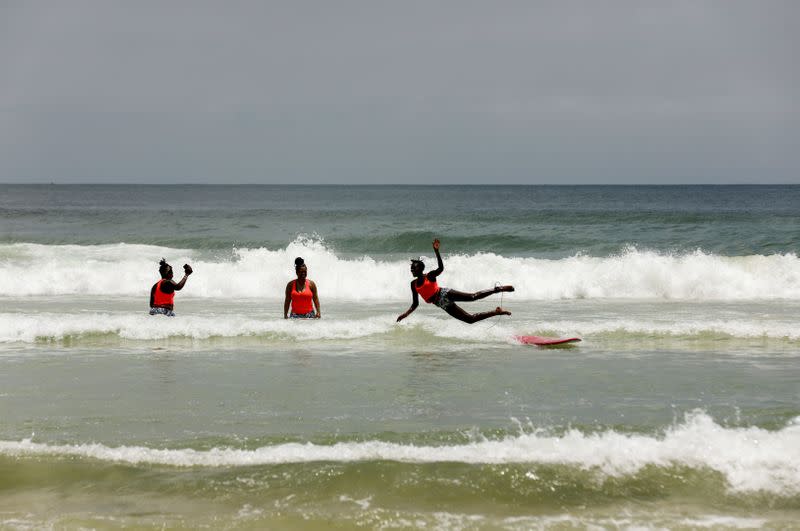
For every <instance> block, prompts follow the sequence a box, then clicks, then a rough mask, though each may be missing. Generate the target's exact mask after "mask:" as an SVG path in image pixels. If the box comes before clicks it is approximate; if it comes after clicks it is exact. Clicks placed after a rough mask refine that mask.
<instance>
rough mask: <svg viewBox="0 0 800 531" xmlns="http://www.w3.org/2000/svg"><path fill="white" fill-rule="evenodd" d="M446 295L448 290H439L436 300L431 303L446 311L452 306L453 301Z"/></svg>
mask: <svg viewBox="0 0 800 531" xmlns="http://www.w3.org/2000/svg"><path fill="white" fill-rule="evenodd" d="M448 293H450V289H449V288H439V293H437V294H436V300H435V301H433V303H434V304H435V305H436V306H438V307H439V308H441V309H442V310H446V309H447V308H448V307H449V306H450V305H451V304H453V301H451V300H450V297H449V296H448Z"/></svg>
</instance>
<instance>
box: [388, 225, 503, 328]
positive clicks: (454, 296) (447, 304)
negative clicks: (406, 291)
mask: <svg viewBox="0 0 800 531" xmlns="http://www.w3.org/2000/svg"><path fill="white" fill-rule="evenodd" d="M433 250H434V252H435V253H436V260H437V261H438V262H439V267H437V268H436V269H434V270H433V271H430V272H429V273H428V274H427V275H426V274H425V264H424V263H423V262H422V261H421V260H411V274H412V275H414V276H415V277H416V278H415V279H414V280H412V281H411V307H410V308H409V309H408V310H407V311H406V312H405V313H403V314H401V315H400V316H399V317H398V318H397V321H398V322H400V321H402V320H403V319H405V318H406V317H408V316H409V314H411V312H413V311H414V310H416V309H417V306H418V305H419V296H420V295H421V296H422V298H423V299H425V302H427V303H428V304H435V305H436V306H438V307H439V308H441V309H442V310H444V311H446V312H447V313H448V314H450V315H451V316H453V317H455V318H456V319H458V320H459V321H464V322H465V323H469V324H472V323H477V322H478V321H483V320H484V319H488V318H489V317H494V316H495V315H511V312H507V311H506V310H504V309H502V308H500V307H499V306H498V307H497V308H495V309H494V310H493V311H491V312H482V313H468V312H466V311H464V310H463V309H462V308H460V307H459V306H458V305H457V304H456V302H468V301H477V300H478V299H483V298H484V297H488V296H489V295H491V294H493V293H500V292H501V291H514V286H495V287H494V289H486V290H483V291H477V292H475V293H464V292H461V291H456V290H454V289H448V288H440V287H439V284H438V283H437V282H436V277H438V276H439V275H440V274H441V273H442V271H444V263H442V255H441V254H439V240H433Z"/></svg>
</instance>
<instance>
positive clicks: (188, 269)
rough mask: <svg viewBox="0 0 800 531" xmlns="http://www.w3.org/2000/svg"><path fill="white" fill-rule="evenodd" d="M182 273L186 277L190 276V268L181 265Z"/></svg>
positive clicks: (187, 265)
mask: <svg viewBox="0 0 800 531" xmlns="http://www.w3.org/2000/svg"><path fill="white" fill-rule="evenodd" d="M183 273H184V274H185V275H186V276H187V277H188V276H189V275H191V274H192V266H190V265H189V264H183Z"/></svg>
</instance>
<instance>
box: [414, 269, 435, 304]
mask: <svg viewBox="0 0 800 531" xmlns="http://www.w3.org/2000/svg"><path fill="white" fill-rule="evenodd" d="M423 278H424V279H425V281H424V282H423V283H422V285H421V286H419V285H417V281H416V280H415V281H414V289H415V290H417V293H419V294H420V296H421V297H422V298H423V299H425V302H427V303H428V304H430V303H432V302H433V301H434V300H435V299H436V294H437V293H439V284H438V283H437V282H436V281H435V280H434V281H433V282H431V281H430V280H428V276H427V275H425V277H423Z"/></svg>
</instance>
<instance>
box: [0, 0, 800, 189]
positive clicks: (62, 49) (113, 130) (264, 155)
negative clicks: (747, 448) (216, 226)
mask: <svg viewBox="0 0 800 531" xmlns="http://www.w3.org/2000/svg"><path fill="white" fill-rule="evenodd" d="M798 21H800V1H794V0H785V1H773V0H759V1H756V0H748V1H738V0H716V1H701V0H688V1H680V0H676V1H663V2H662V1H655V0H653V1H644V0H631V1H625V2H623V1H602V0H587V1H583V2H581V1H552V2H544V1H535V0H527V1H505V0H485V1H480V2H478V1H468V0H461V1H454V0H425V1H415V0H404V1H392V2H390V1H381V0H364V1H361V2H350V1H338V0H319V1H304V0H287V1H282V2H271V1H266V0H265V1H253V2H236V1H225V2H223V1H218V2H205V1H196V0H192V1H189V0H186V1H168V0H158V1H141V0H138V1H137V0H130V1H126V2H120V1H110V0H97V1H81V0H70V1H68V2H65V1H60V0H54V1H36V0H30V1H25V0H19V1H15V0H0V182H51V181H53V182H58V183H68V182H85V183H95V182H109V183H121V182H135V183H149V182H153V183H160V182H163V183H185V182H195V183H307V184H313V183H441V184H447V183H469V184H471V183H475V184H483V183H487V184H494V183H509V184H516V183H520V184H571V183H574V184H628V183H642V184H650V183H652V184H656V183H664V184H671V183H759V182H770V183H800V83H799V82H800V67H798V63H800V60H798V56H800V37H798V35H800V32H798V30H797V23H798Z"/></svg>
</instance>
